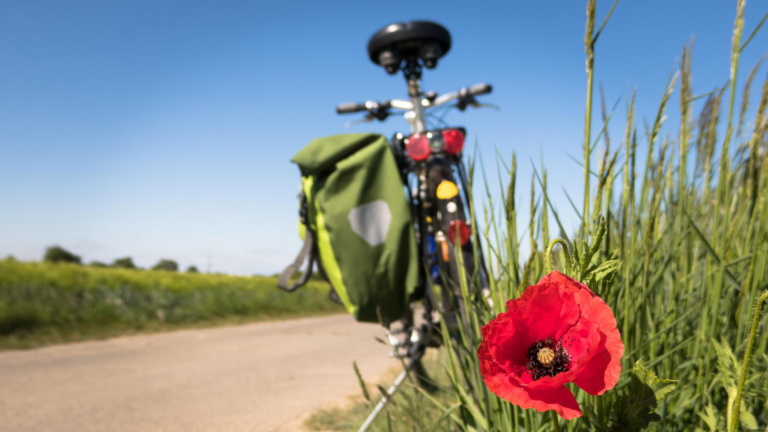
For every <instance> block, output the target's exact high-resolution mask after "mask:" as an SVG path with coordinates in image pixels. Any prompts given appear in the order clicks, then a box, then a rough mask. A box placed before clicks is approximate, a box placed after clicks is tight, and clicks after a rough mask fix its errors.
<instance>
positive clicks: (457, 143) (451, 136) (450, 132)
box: [443, 129, 464, 154]
mask: <svg viewBox="0 0 768 432" xmlns="http://www.w3.org/2000/svg"><path fill="white" fill-rule="evenodd" d="M443 142H444V143H445V145H444V146H443V150H444V151H445V152H446V153H448V154H459V153H461V150H462V149H463V148H464V134H463V133H462V132H461V131H460V130H458V129H445V130H444V131H443Z"/></svg>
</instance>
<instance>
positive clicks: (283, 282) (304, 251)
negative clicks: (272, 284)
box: [277, 229, 315, 292]
mask: <svg viewBox="0 0 768 432" xmlns="http://www.w3.org/2000/svg"><path fill="white" fill-rule="evenodd" d="M314 252H315V238H314V236H313V235H312V230H309V229H308V230H307V234H306V235H305V237H304V246H303V247H302V248H301V251H300V252H299V254H298V255H297V256H296V260H295V261H294V262H293V264H291V265H289V266H288V267H286V268H285V270H283V272H282V273H281V274H280V277H279V278H277V287H278V288H280V289H281V290H284V291H288V292H291V291H296V290H297V289H298V288H300V287H302V286H304V284H306V283H307V281H308V280H309V277H310V276H312V265H313V264H314V262H315V254H314ZM304 261H306V262H307V267H306V268H304V273H302V274H301V276H300V277H299V279H298V280H297V281H296V282H294V283H293V284H291V285H288V281H289V280H290V279H291V276H293V274H294V273H296V272H297V271H299V269H300V268H301V265H302V264H303V263H304Z"/></svg>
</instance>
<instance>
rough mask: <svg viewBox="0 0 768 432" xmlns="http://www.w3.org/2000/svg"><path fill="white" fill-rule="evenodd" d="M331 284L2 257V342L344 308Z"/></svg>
mask: <svg viewBox="0 0 768 432" xmlns="http://www.w3.org/2000/svg"><path fill="white" fill-rule="evenodd" d="M328 289H329V287H328V285H327V284H325V283H320V282H310V283H309V284H308V285H307V286H306V287H304V288H302V289H300V290H298V291H297V292H295V293H292V294H287V293H284V292H282V291H280V290H278V289H277V288H276V285H275V278H274V277H261V276H253V277H242V276H227V275H211V274H182V273H175V272H163V271H146V270H126V269H115V268H91V267H84V266H80V265H75V264H49V263H26V262H18V261H15V260H3V261H0V349H8V348H27V347H34V346H40V345H47V344H51V343H60V342H68V341H75V340H83V339H99V338H105V337H111V336H116V335H121V334H130V333H136V332H147V331H160V330H171V329H176V328H182V327H196V326H209V325H221V324H231V323H242V322H249V321H258V320H267V319H281V318H290V317H297V316H308V315H319V314H331V313H340V312H343V308H342V307H341V306H338V305H336V304H335V303H332V302H331V301H329V300H328Z"/></svg>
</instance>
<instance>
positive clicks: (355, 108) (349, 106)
mask: <svg viewBox="0 0 768 432" xmlns="http://www.w3.org/2000/svg"><path fill="white" fill-rule="evenodd" d="M366 109H367V108H365V104H364V103H362V104H361V103H356V102H346V103H343V104H339V105H338V106H337V107H336V113H337V114H352V113H356V112H360V111H365V110H366Z"/></svg>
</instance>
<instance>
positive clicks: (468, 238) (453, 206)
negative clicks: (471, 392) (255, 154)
mask: <svg viewBox="0 0 768 432" xmlns="http://www.w3.org/2000/svg"><path fill="white" fill-rule="evenodd" d="M450 48H451V35H450V33H449V32H448V30H446V29H445V28H444V27H443V26H441V25H439V24H437V23H434V22H429V21H411V22H409V23H405V24H404V23H395V24H391V25H389V26H387V27H384V28H383V29H381V30H379V31H378V32H376V33H375V34H374V35H373V36H372V37H371V39H370V40H369V42H368V55H369V57H370V60H371V61H372V62H373V63H374V64H376V65H378V66H381V67H383V68H384V69H385V70H386V72H387V73H388V74H390V75H395V74H397V73H398V72H399V71H402V73H403V75H404V77H405V79H406V83H407V86H408V96H409V99H408V100H398V99H393V100H386V101H381V102H375V101H366V102H364V103H344V104H340V105H338V106H337V108H336V111H337V113H338V114H352V113H360V112H365V113H366V114H365V117H364V118H363V119H362V120H358V121H356V122H352V123H349V124H348V125H347V126H348V127H349V126H351V125H352V124H355V123H361V122H372V121H374V120H378V121H381V122H383V121H385V120H387V118H389V116H390V115H392V114H393V111H395V110H396V111H399V112H402V113H403V115H404V117H405V119H406V121H407V122H408V123H409V125H410V128H411V133H410V134H409V135H407V136H406V135H404V134H402V133H396V134H394V136H393V137H392V139H391V140H390V146H391V149H392V152H393V153H394V155H395V159H396V161H397V164H398V167H399V169H400V173H401V177H402V180H403V185H404V187H405V188H406V196H407V198H408V200H409V201H410V205H411V212H412V215H413V220H414V223H415V228H416V229H415V231H416V237H417V244H418V246H419V251H420V255H421V261H422V263H423V265H422V266H421V281H422V284H421V287H420V290H419V291H420V292H419V295H418V297H417V298H418V299H423V304H424V315H423V316H424V320H423V321H424V322H423V323H422V324H420V325H416V323H415V321H414V319H413V313H411V316H409V317H407V318H405V319H404V320H403V322H402V323H401V328H400V329H399V330H388V332H387V336H388V338H389V342H390V344H391V345H392V347H393V352H392V355H393V356H396V357H398V358H401V359H406V360H407V361H408V362H407V364H406V367H405V370H404V371H403V372H402V373H401V375H400V376H399V377H398V378H397V379H396V381H395V383H394V384H393V386H392V387H390V389H389V390H388V392H387V395H388V396H389V397H391V396H392V394H394V392H395V391H396V390H397V389H398V387H399V385H400V384H401V383H402V382H403V381H404V379H405V378H406V376H407V374H408V371H414V372H415V375H416V379H417V382H418V383H419V384H420V385H421V386H423V387H425V388H427V389H431V388H433V384H432V383H431V380H430V379H429V377H428V376H427V374H426V371H425V370H424V367H423V365H422V363H421V358H422V356H423V355H424V352H425V350H426V348H428V347H438V346H440V343H441V340H440V339H439V334H440V333H439V331H436V328H437V326H438V325H439V323H437V322H435V321H434V318H433V311H436V310H438V311H439V312H440V314H441V316H442V317H443V320H444V322H447V323H448V325H449V327H453V326H452V325H451V323H452V322H455V321H456V320H458V319H461V316H463V315H464V307H465V304H464V303H463V302H462V301H459V299H461V298H463V297H462V295H461V284H462V282H463V283H465V284H466V285H465V287H466V286H474V287H480V291H481V292H480V295H481V296H482V290H483V289H485V288H486V287H487V279H488V276H487V273H486V267H485V265H484V263H483V262H482V256H483V254H482V252H479V253H477V254H475V251H474V249H475V248H479V247H480V244H476V245H474V246H473V244H472V243H473V242H472V233H471V232H470V228H469V227H470V225H471V224H469V223H468V219H467V214H468V213H469V212H468V209H467V208H465V203H467V202H468V199H469V187H468V176H467V170H466V167H465V165H464V163H463V162H462V158H461V156H462V151H463V147H464V141H465V137H466V129H464V128H463V127H450V126H447V124H445V122H444V121H443V120H442V118H437V117H435V116H434V114H433V113H434V110H435V109H436V108H439V107H455V108H458V109H459V110H460V111H464V110H465V109H466V108H467V107H474V108H479V107H483V106H492V105H487V104H481V103H479V102H478V101H477V99H476V97H477V96H480V95H484V94H488V93H490V92H491V91H492V87H491V86H490V85H489V84H475V85H473V86H470V87H468V88H466V87H465V88H461V89H459V90H458V91H456V92H451V93H446V94H444V95H441V96H438V95H437V93H435V92H434V91H429V92H426V93H424V92H422V91H421V83H420V80H421V74H422V68H423V67H426V68H427V69H434V68H435V67H436V66H437V64H438V61H439V60H440V59H441V58H442V57H443V56H444V55H445V54H447V53H448V51H449V50H450ZM428 119H436V121H437V122H438V123H440V125H438V126H439V127H430V125H429V124H428ZM440 126H441V127H440ZM457 177H458V179H459V181H458V182H457V181H456V178H457ZM457 242H458V243H459V244H458V245H457V244H456V243H457ZM456 251H461V258H462V259H461V260H459V257H457V256H456ZM475 256H477V257H478V261H477V263H476V261H475ZM460 263H462V264H463V266H464V272H461V271H460ZM476 264H477V265H476ZM461 274H465V275H467V276H468V277H467V280H465V281H462V280H460V275H461ZM470 282H474V283H472V284H471V283H470ZM432 285H439V286H440V287H441V289H440V292H441V295H440V299H439V300H438V299H436V298H435V294H434V291H433V289H432ZM473 291H474V290H473ZM412 311H413V309H412ZM456 313H458V314H459V316H458V317H457V316H456ZM383 324H384V325H385V327H387V328H389V324H390V323H383ZM397 335H405V338H404V340H400V339H398V338H397ZM387 395H385V396H384V398H383V399H382V401H381V402H379V404H378V405H377V406H376V408H375V409H374V411H373V412H372V413H371V415H370V416H369V418H368V420H366V422H365V423H364V424H363V426H362V427H361V428H360V431H364V430H366V429H367V427H368V426H369V425H370V424H371V422H372V421H373V419H374V418H375V417H376V415H377V414H378V412H379V411H380V410H381V409H382V408H383V407H384V405H385V404H386V403H387V402H388V401H389V397H387Z"/></svg>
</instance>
